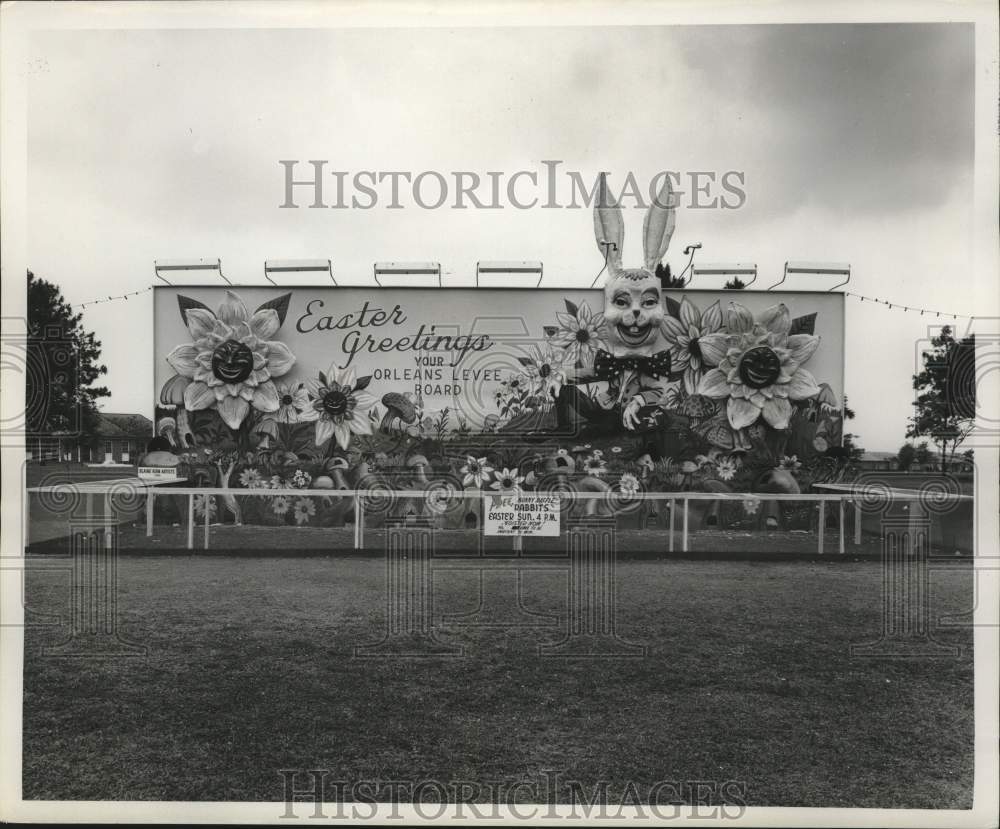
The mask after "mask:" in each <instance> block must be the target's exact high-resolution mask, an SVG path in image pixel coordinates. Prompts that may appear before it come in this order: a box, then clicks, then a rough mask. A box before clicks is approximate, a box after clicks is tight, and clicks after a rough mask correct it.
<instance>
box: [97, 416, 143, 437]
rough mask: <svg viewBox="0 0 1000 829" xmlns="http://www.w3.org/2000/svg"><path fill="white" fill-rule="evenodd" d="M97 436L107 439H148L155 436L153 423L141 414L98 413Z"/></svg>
mask: <svg viewBox="0 0 1000 829" xmlns="http://www.w3.org/2000/svg"><path fill="white" fill-rule="evenodd" d="M97 417H98V420H97V434H98V435H100V436H101V437H105V438H134V437H142V438H148V437H152V435H153V421H151V420H150V419H149V418H148V417H146V416H145V415H141V414H121V413H117V412H98V415H97Z"/></svg>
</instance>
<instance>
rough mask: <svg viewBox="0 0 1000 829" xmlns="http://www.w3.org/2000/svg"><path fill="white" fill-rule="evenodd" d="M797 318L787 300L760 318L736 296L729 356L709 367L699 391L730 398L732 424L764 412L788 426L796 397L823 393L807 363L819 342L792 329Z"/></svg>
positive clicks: (750, 420)
mask: <svg viewBox="0 0 1000 829" xmlns="http://www.w3.org/2000/svg"><path fill="white" fill-rule="evenodd" d="M791 325H792V320H791V315H790V314H789V313H788V308H787V307H785V305H784V303H780V304H778V305H774V306H772V307H771V308H768V309H767V310H765V311H763V312H762V313H761V314H760V315H759V316H758V317H757V318H756V319H754V316H753V314H752V313H751V312H750V310H749V309H748V308H746V307H744V306H743V305H740V304H739V303H736V302H731V303H730V304H729V310H728V311H727V314H726V329H727V331H728V332H729V339H728V341H727V344H726V345H727V348H726V353H725V356H724V357H723V358H722V359H721V360H720V361H719V364H718V366H717V367H716V368H713V369H711V370H710V371H708V372H706V373H705V375H704V376H703V377H702V378H701V381H700V382H699V384H698V394H702V395H704V396H705V397H711V398H714V399H717V400H721V399H726V400H727V402H726V415H727V417H728V420H729V425H730V426H732V427H733V428H734V429H743V428H744V427H746V426H750V425H751V424H753V423H755V422H756V421H757V418H758V417H761V416H763V418H764V420H765V421H766V422H767V423H768V424H770V425H771V426H772V427H774V428H775V429H787V428H788V420H789V418H790V417H791V415H792V404H791V402H790V401H793V400H806V399H807V398H810V397H814V396H815V395H817V394H819V386H818V385H817V384H816V379H815V378H814V377H813V376H812V374H811V373H810V372H809V371H807V370H806V369H804V368H802V364H803V363H804V362H806V361H807V360H808V359H809V358H810V357H811V356H812V355H813V352H815V351H816V348H817V347H818V346H819V337H817V336H814V335H812V334H791V335H789V333H788V332H789V330H790V329H791Z"/></svg>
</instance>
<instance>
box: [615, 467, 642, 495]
mask: <svg viewBox="0 0 1000 829" xmlns="http://www.w3.org/2000/svg"><path fill="white" fill-rule="evenodd" d="M618 486H619V487H620V488H621V492H622V495H624V496H626V497H631V496H633V495H637V494H638V492H639V479H638V478H637V477H636V476H635V475H633V474H632V473H631V472H626V473H625V474H624V475H622V477H621V480H620V481H619V482H618Z"/></svg>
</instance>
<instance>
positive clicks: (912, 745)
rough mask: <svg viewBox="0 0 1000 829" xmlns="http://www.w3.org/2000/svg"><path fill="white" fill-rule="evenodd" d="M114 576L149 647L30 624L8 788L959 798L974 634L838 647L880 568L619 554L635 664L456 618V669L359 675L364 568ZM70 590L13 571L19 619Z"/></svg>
mask: <svg viewBox="0 0 1000 829" xmlns="http://www.w3.org/2000/svg"><path fill="white" fill-rule="evenodd" d="M118 575H119V583H120V584H119V617H120V620H121V630H122V632H123V634H124V635H125V636H126V638H128V639H129V640H131V641H133V642H136V643H139V644H141V645H143V646H144V647H145V648H146V649H147V653H146V655H145V656H142V657H134V658H117V659H94V658H52V657H48V656H45V655H43V653H42V648H43V646H45V645H46V644H55V643H57V642H58V641H59V640H60V639H61V638H63V636H62V635H60V632H59V631H58V630H54V629H51V628H41V627H34V628H29V629H27V631H26V654H25V667H24V756H23V759H24V775H23V786H24V797H25V798H28V799H34V798H54V799H82V800H103V799H139V800H161V799H162V800H246V801H280V800H282V798H283V789H282V780H281V777H280V776H279V774H278V770H279V769H291V768H295V769H326V770H329V771H330V772H331V773H332V777H333V778H334V779H342V780H348V781H356V780H361V779H368V780H382V781H385V780H410V781H419V780H425V779H436V780H439V781H445V782H447V781H455V780H478V781H491V782H503V781H508V782H513V781H518V780H528V781H531V780H537V779H538V778H539V777H540V776H541V774H542V773H543V771H545V770H550V771H553V772H557V773H558V774H559V776H560V779H561V780H562V781H570V780H574V781H579V782H580V784H581V785H582V786H583V787H584V788H585V790H586V791H587V792H590V790H591V788H592V787H593V786H594V785H595V784H596V783H597V782H598V781H601V780H604V781H609V782H610V793H611V796H612V797H614V796H615V794H616V793H618V794H619V795H620V793H621V792H622V790H623V788H624V787H625V786H626V784H628V783H629V782H632V783H634V784H635V786H636V787H637V788H638V790H639V791H640V792H642V791H646V790H648V788H649V787H650V786H652V785H653V784H655V783H656V782H657V781H660V780H671V781H695V780H707V781H720V782H721V781H742V782H744V783H745V786H746V802H747V803H748V804H750V805H772V806H853V807H863V806H868V807H876V806H878V807H898V808H969V807H971V801H972V783H973V714H972V707H973V706H972V700H973V662H972V652H971V651H972V636H971V631H969V630H966V629H955V628H951V629H942V630H940V631H936V632H935V636H936V638H937V639H938V640H939V641H942V642H947V643H949V644H958V645H961V646H962V654H961V657H960V658H955V659H918V660H886V659H868V658H858V657H851V656H850V654H849V645H850V644H851V643H862V642H869V641H872V640H875V639H877V638H878V634H879V630H880V627H879V625H880V619H881V613H882V605H881V588H882V570H881V565H880V564H879V563H878V562H869V561H861V562H850V561H843V560H841V561H831V562H823V563H816V562H808V561H798V562H776V561H771V562H764V561H761V562H742V561H679V560H667V561H655V560H652V561H647V560H630V561H623V562H621V563H620V565H619V568H618V600H619V601H618V620H619V624H618V630H619V633H620V635H621V636H623V637H624V638H626V639H628V640H630V641H632V642H635V643H639V644H643V645H646V646H647V648H648V654H647V656H646V657H644V658H639V659H576V660H571V659H554V658H546V657H542V656H539V655H538V652H537V647H538V645H539V644H544V643H547V642H548V643H552V642H556V641H558V640H559V639H560V638H561V631H560V628H559V627H520V628H507V629H502V628H500V629H498V628H484V627H476V628H471V627H455V626H453V625H452V626H447V627H441V628H439V638H440V639H441V641H443V642H449V643H456V644H461V645H463V646H464V648H465V656H464V657H461V658H429V659H404V658H388V659H357V658H355V657H354V656H353V653H354V648H355V647H356V646H358V645H363V644H366V643H371V642H374V641H377V640H378V639H379V638H380V637H381V635H382V632H383V630H384V627H385V599H384V577H385V576H384V563H383V562H382V561H381V560H379V559H377V558H342V557H341V558H338V557H332V556H331V557H303V558H289V557H283V558H265V557H255V558H234V557H219V556H212V557H206V556H170V557H166V556H148V555H147V556H131V555H127V556H123V557H122V558H121V560H120V563H119V574H118ZM67 578H68V577H67V574H66V573H65V572H63V573H55V572H48V573H46V572H43V570H42V569H37V570H36V569H35V568H29V572H28V576H27V588H26V590H27V597H28V603H29V606H30V607H31V609H32V610H35V611H40V612H45V611H47V612H62V613H64V614H65V611H66V606H67V601H68V599H67V596H68V590H67ZM512 584H513V580H512V579H505V578H503V577H502V576H496V577H490V579H489V580H488V582H487V585H488V592H489V594H490V598H491V599H493V600H497V601H499V603H500V604H499V606H504V602H505V601H506V602H507V605H506V606H510V603H511V602H512V600H513V598H514V597H513V595H512V587H511V585H512ZM478 585H479V581H478V576H477V575H476V574H474V573H469V572H442V573H439V574H437V575H436V576H435V579H434V607H435V617H440V615H441V614H443V613H460V612H463V611H472V610H474V609H475V607H476V604H477V598H478V592H477V590H478ZM504 591H506V593H505V592H504ZM523 598H524V606H525V608H527V609H528V610H530V611H533V612H539V613H544V612H549V613H554V614H556V615H557V616H559V618H561V619H562V618H565V610H566V577H565V575H564V574H561V573H558V572H552V573H544V572H531V573H527V574H526V575H525V579H524V596H523ZM932 602H933V604H932V613H931V618H932V620H934V619H936V618H937V617H938V616H939V615H940V614H943V613H960V612H963V611H965V610H968V609H969V608H970V607H971V606H972V604H973V594H972V572H971V570H970V568H968V567H954V568H950V569H945V570H940V571H938V570H935V571H933V573H932ZM496 612H497V613H501V612H502V610H497V611H496ZM567 796H568V789H567V788H565V786H564V787H563V788H561V789H560V790H559V791H558V798H559V799H560V800H565V799H566V798H567ZM521 799H523V800H530V799H531V798H530V797H528V796H524V797H523V798H521ZM280 812H281V808H279V807H278V806H276V812H275V816H276V817H277V816H278V814H280Z"/></svg>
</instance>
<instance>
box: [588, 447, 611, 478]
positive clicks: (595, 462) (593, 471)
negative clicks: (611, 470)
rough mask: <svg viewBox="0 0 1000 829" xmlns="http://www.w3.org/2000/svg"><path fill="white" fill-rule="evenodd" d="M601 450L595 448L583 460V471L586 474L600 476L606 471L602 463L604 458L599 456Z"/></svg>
mask: <svg viewBox="0 0 1000 829" xmlns="http://www.w3.org/2000/svg"><path fill="white" fill-rule="evenodd" d="M601 454H602V453H601V451H600V450H597V451H595V452H594V453H593V454H590V455H588V456H587V457H586V458H584V460H583V471H584V472H586V473H587V474H588V475H597V476H601V475H603V474H604V473H605V472H607V471H608V468H607V467H606V466H605V465H604V458H603V457H601Z"/></svg>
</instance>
